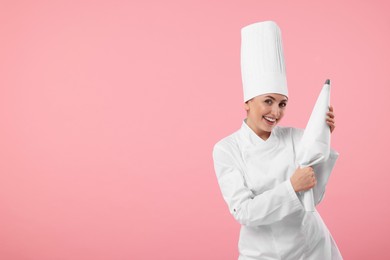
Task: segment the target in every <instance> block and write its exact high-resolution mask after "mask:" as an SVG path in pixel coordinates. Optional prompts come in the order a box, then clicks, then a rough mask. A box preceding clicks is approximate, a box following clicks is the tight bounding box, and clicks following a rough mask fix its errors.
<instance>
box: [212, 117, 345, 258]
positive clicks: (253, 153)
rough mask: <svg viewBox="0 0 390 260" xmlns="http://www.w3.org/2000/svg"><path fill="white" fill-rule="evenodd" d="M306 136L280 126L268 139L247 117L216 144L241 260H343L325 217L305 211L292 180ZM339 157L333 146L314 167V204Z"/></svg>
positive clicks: (217, 162) (215, 153) (217, 168)
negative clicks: (237, 226)
mask: <svg viewBox="0 0 390 260" xmlns="http://www.w3.org/2000/svg"><path fill="white" fill-rule="evenodd" d="M302 135H303V130H301V129H296V128H291V127H280V126H276V127H275V128H274V129H273V130H272V132H271V135H270V137H269V138H268V139H267V140H265V141H264V140H263V139H261V138H260V137H259V136H257V135H256V133H255V132H253V131H252V129H251V128H249V126H248V125H247V124H246V122H245V121H244V122H243V124H242V126H241V128H240V129H239V130H238V131H237V132H235V133H233V134H231V135H230V136H228V137H226V138H224V139H222V140H221V141H219V142H218V143H217V144H216V145H215V146H214V150H213V158H214V167H215V171H216V174H217V178H218V183H219V186H220V188H221V192H222V195H223V198H224V200H225V201H226V203H227V205H228V207H229V210H230V212H231V214H232V215H233V216H234V218H235V219H236V220H237V221H238V222H239V223H240V224H241V230H240V238H239V243H238V248H239V260H255V259H256V260H257V259H283V260H285V259H286V260H288V259H292V260H299V259H305V260H306V259H310V260H311V259H312V260H328V259H329V260H336V259H337V260H338V259H342V256H341V254H340V252H339V250H338V248H337V245H336V243H335V242H334V240H333V238H332V236H331V234H330V233H329V230H328V229H327V227H326V226H325V224H324V222H323V221H322V219H321V216H320V215H319V214H318V212H317V211H314V212H306V211H305V209H304V208H303V206H302V203H301V201H300V194H297V193H296V192H295V191H294V189H293V187H292V185H291V182H290V177H291V175H292V174H293V173H294V172H295V170H296V168H297V167H298V164H297V162H296V161H295V155H296V146H297V144H298V143H299V140H300V138H301V137H302ZM337 157H338V153H337V152H335V151H334V150H331V153H330V157H329V159H328V160H327V161H325V162H324V163H321V164H320V165H317V166H314V167H313V168H314V171H315V172H316V177H317V185H316V186H315V187H314V189H313V191H314V192H313V193H314V200H315V203H316V205H317V204H318V203H319V202H320V201H321V200H322V198H323V195H324V192H325V186H326V184H327V181H328V178H329V175H330V172H331V170H332V169H333V166H334V164H335V162H336V159H337Z"/></svg>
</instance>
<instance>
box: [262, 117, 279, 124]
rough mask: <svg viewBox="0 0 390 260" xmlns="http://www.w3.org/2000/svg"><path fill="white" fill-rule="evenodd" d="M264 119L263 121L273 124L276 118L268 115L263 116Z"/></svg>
mask: <svg viewBox="0 0 390 260" xmlns="http://www.w3.org/2000/svg"><path fill="white" fill-rule="evenodd" d="M263 118H264V119H265V122H267V124H269V125H274V124H275V123H276V118H272V117H268V116H263Z"/></svg>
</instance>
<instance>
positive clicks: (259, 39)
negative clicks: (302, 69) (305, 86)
mask: <svg viewBox="0 0 390 260" xmlns="http://www.w3.org/2000/svg"><path fill="white" fill-rule="evenodd" d="M241 75H242V85H243V89H244V102H246V101H248V100H249V99H251V98H253V97H255V96H258V95H262V94H266V93H277V94H282V95H285V96H288V90H287V80H286V70H285V65H284V55H283V46H282V37H281V32H280V29H279V27H278V25H277V24H276V23H275V22H273V21H265V22H259V23H254V24H250V25H247V26H245V27H244V28H242V29H241Z"/></svg>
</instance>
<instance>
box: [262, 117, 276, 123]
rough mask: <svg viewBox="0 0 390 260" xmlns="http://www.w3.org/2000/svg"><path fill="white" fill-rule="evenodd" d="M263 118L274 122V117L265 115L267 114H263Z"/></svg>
mask: <svg viewBox="0 0 390 260" xmlns="http://www.w3.org/2000/svg"><path fill="white" fill-rule="evenodd" d="M264 118H265V119H267V120H268V121H271V122H275V121H276V119H275V118H271V117H267V116H265V117H264Z"/></svg>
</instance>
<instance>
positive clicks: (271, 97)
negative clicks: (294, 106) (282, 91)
mask: <svg viewBox="0 0 390 260" xmlns="http://www.w3.org/2000/svg"><path fill="white" fill-rule="evenodd" d="M265 97H266V98H267V97H268V98H270V99H272V100H276V99H275V98H274V97H273V96H265ZM281 101H288V99H287V98H286V99H282V100H281Z"/></svg>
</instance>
